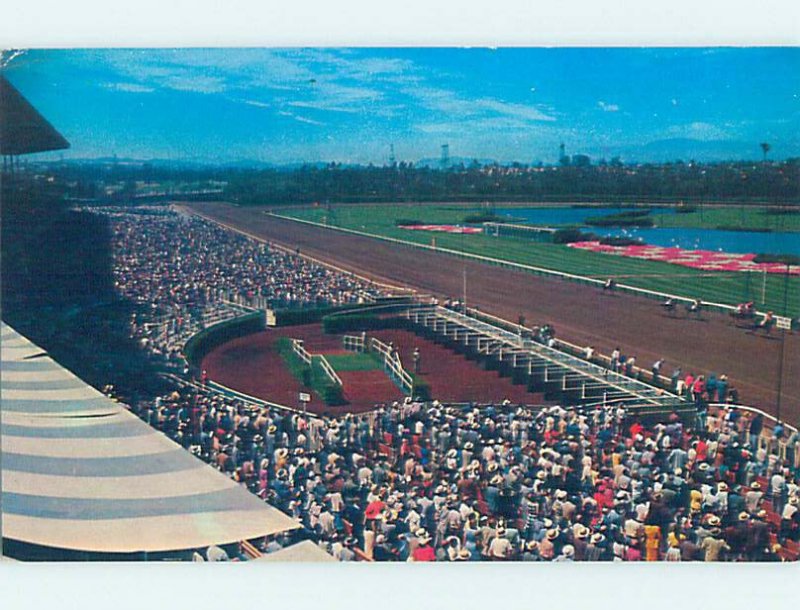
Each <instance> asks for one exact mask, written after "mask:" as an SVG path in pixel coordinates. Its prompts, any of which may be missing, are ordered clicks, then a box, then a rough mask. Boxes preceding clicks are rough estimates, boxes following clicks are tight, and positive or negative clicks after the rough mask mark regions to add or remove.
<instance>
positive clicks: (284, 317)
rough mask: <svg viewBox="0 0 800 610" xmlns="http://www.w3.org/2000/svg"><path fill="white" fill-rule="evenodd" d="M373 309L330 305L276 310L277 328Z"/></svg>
mask: <svg viewBox="0 0 800 610" xmlns="http://www.w3.org/2000/svg"><path fill="white" fill-rule="evenodd" d="M366 307H371V305H370V304H361V305H358V304H354V305H336V306H333V305H330V306H326V307H309V308H306V309H277V310H275V325H276V326H299V325H301V324H313V323H314V322H319V321H320V320H322V319H323V318H324V317H325V316H328V315H330V314H333V313H337V312H342V311H348V310H351V309H355V310H357V309H361V308H366Z"/></svg>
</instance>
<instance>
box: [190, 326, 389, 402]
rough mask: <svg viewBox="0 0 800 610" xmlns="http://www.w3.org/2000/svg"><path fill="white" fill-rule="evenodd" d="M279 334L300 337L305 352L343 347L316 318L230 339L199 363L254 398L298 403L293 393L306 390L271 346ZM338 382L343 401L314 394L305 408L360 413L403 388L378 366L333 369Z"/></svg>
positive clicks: (339, 350) (219, 380)
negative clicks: (330, 400) (328, 402)
mask: <svg viewBox="0 0 800 610" xmlns="http://www.w3.org/2000/svg"><path fill="white" fill-rule="evenodd" d="M281 337H290V338H292V339H302V340H303V342H304V346H305V348H306V349H307V350H308V351H309V352H310V353H311V354H341V353H347V352H346V351H345V350H344V349H343V348H342V339H341V336H337V335H326V334H325V333H324V332H322V326H321V325H320V324H307V325H302V326H289V327H286V328H276V329H272V330H267V331H264V332H260V333H255V334H252V335H248V336H246V337H240V338H239V339H234V340H232V341H229V342H227V343H224V344H223V345H220V346H219V347H217V348H216V349H214V350H212V351H211V352H210V353H209V354H208V355H206V357H205V358H204V359H203V362H202V367H203V368H204V369H205V370H206V371H207V372H208V377H209V379H210V380H211V381H216V382H217V383H221V384H222V385H224V386H227V387H229V388H232V389H234V390H238V391H239V392H244V393H245V394H249V395H250V396H255V397H256V398H262V399H264V400H269V401H271V402H276V403H278V404H282V405H286V406H288V407H300V403H299V400H298V394H299V393H300V392H310V391H311V390H310V389H309V388H305V387H303V385H302V383H301V382H300V381H298V380H297V379H295V377H294V376H293V375H292V374H291V372H290V371H289V369H288V367H287V366H286V364H285V363H284V361H283V358H281V356H280V355H279V354H278V352H277V351H276V349H275V342H276V341H277V340H278V339H280V338H281ZM337 373H338V375H339V377H340V378H341V380H342V385H343V386H344V394H345V398H346V399H347V401H348V404H347V405H344V406H341V407H329V406H327V405H326V404H325V403H324V402H322V399H321V398H320V397H319V396H314V397H313V399H312V401H311V403H310V404H309V405H308V410H309V411H310V412H312V413H317V414H319V415H335V414H337V413H346V412H352V413H363V412H364V411H371V410H372V409H374V408H375V405H376V404H378V403H385V402H393V401H395V400H398V401H399V400H402V399H403V393H402V392H401V391H400V389H399V388H398V387H397V386H396V385H395V384H394V383H393V382H392V380H391V379H389V377H387V376H386V374H385V373H384V372H383V371H380V370H375V371H342V372H339V371H337Z"/></svg>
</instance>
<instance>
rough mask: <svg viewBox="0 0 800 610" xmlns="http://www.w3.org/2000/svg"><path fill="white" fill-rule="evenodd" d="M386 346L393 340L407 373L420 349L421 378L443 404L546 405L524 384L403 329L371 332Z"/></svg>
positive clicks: (542, 399)
mask: <svg viewBox="0 0 800 610" xmlns="http://www.w3.org/2000/svg"><path fill="white" fill-rule="evenodd" d="M369 335H370V336H372V337H377V338H378V339H380V340H381V341H383V342H384V343H389V342H390V341H391V342H393V343H394V346H395V348H396V349H397V351H398V352H399V353H400V360H401V362H402V363H403V366H404V367H405V368H406V369H407V370H410V371H411V370H413V368H414V359H413V353H414V348H415V347H419V353H420V373H419V375H420V377H422V379H424V380H425V381H426V382H427V383H428V384H429V385H430V386H431V396H432V397H433V398H436V399H438V400H441V401H442V402H481V403H490V402H494V403H497V402H502V401H503V400H505V399H508V400H510V401H511V402H513V403H521V404H542V403H544V402H545V401H544V396H543V395H542V394H534V393H531V392H528V391H527V389H526V387H525V386H524V385H514V384H513V383H511V380H510V379H509V378H508V377H500V374H499V373H498V372H497V371H487V370H485V369H483V368H481V367H480V365H478V364H477V363H476V362H474V361H472V360H467V358H465V357H464V356H463V355H461V354H457V353H455V352H453V351H451V350H449V349H448V348H446V347H444V346H443V345H439V344H437V343H434V342H433V341H428V340H427V339H423V338H421V337H418V336H417V335H415V334H414V333H411V332H408V331H403V330H380V331H374V332H370V333H369Z"/></svg>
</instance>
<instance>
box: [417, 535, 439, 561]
mask: <svg viewBox="0 0 800 610" xmlns="http://www.w3.org/2000/svg"><path fill="white" fill-rule="evenodd" d="M417 541H418V542H419V546H417V548H416V549H414V553H413V554H412V555H411V556H412V558H413V559H414V561H436V552H435V551H434V550H433V547H432V546H431V537H430V534H428V532H426V531H425V530H424V529H420V530H417Z"/></svg>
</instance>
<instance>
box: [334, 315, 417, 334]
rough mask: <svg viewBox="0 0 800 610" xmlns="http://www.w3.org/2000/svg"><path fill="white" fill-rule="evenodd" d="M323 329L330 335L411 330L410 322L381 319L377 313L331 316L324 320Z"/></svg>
mask: <svg viewBox="0 0 800 610" xmlns="http://www.w3.org/2000/svg"><path fill="white" fill-rule="evenodd" d="M322 328H323V330H324V331H325V332H326V333H328V334H329V335H335V334H338V333H344V332H360V331H366V330H385V329H387V328H409V321H408V320H406V319H405V318H398V317H380V316H379V315H378V314H376V313H367V312H365V313H355V314H348V315H329V316H325V317H324V318H323V319H322Z"/></svg>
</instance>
